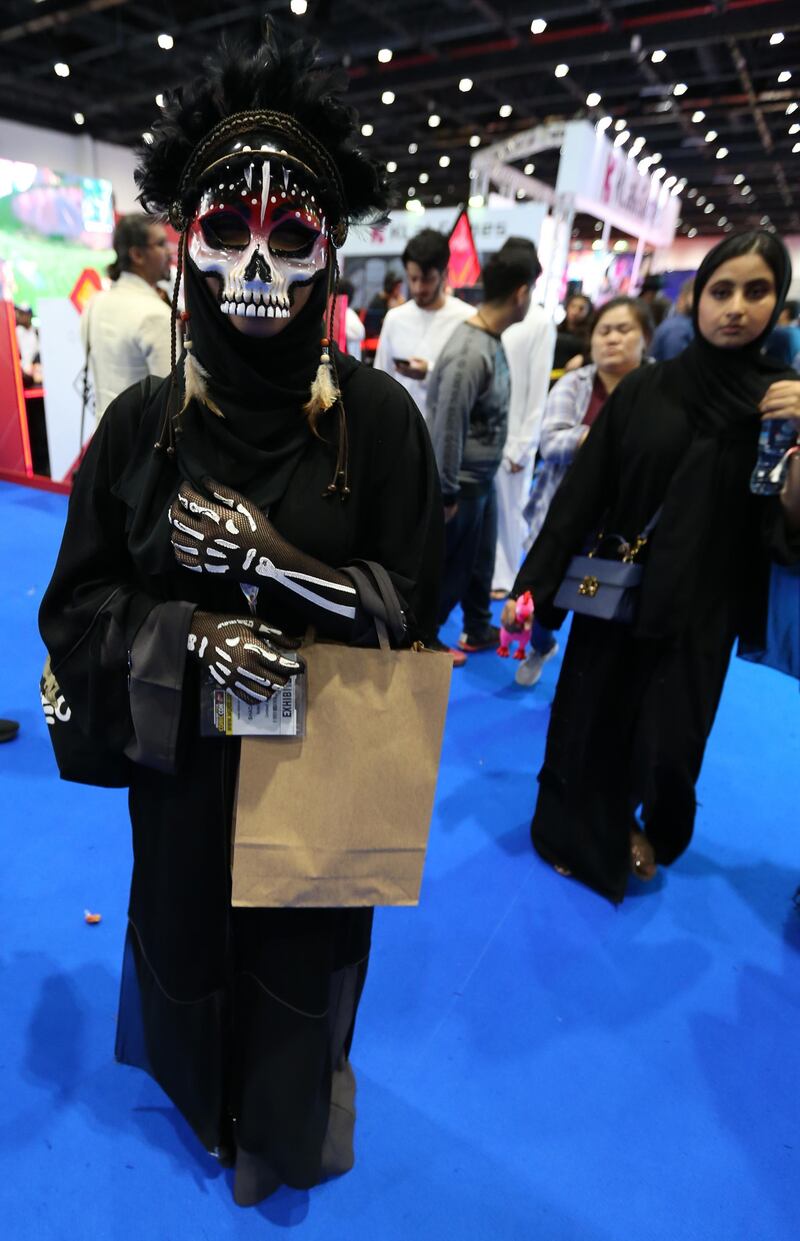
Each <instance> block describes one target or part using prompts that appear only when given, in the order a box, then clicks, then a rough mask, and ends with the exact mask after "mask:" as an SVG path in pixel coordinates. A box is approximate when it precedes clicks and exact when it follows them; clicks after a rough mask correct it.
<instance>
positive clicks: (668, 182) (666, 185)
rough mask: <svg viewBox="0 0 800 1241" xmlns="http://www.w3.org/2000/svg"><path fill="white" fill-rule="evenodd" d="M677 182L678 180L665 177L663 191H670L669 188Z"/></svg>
mask: <svg viewBox="0 0 800 1241" xmlns="http://www.w3.org/2000/svg"><path fill="white" fill-rule="evenodd" d="M677 180H678V178H677V177H667V179H666V181H665V182H664V189H665V190H668V189H670V188H671V186H673V185H675V183H676V181H677Z"/></svg>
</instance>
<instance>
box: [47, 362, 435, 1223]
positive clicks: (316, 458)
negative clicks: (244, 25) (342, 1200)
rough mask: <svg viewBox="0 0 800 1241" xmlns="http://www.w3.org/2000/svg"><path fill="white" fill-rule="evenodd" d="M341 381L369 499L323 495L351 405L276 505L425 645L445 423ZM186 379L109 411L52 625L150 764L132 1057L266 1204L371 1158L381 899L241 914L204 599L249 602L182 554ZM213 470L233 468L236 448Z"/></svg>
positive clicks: (293, 614)
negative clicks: (200, 674)
mask: <svg viewBox="0 0 800 1241" xmlns="http://www.w3.org/2000/svg"><path fill="white" fill-rule="evenodd" d="M340 374H341V380H342V388H343V394H344V402H345V406H346V409H347V423H348V431H349V467H350V486H351V489H352V494H351V495H350V497H349V499H348V500H347V502H346V503H342V502H341V500H340V499H339V498H338V496H337V497H334V498H323V493H324V492H325V490H326V487H327V485H328V483H329V481H330V478H331V472H332V465H333V462H334V461H335V450H336V443H335V418H333V417H331V418H328V419H323V421H322V423H321V426H320V429H321V432H322V434H323V435H324V436H328V435H332V437H333V441H334V442H333V443H330V442H328V441H327V440H319V439H317V438H314V437H313V436H311V435H308V436H307V437H306V439H305V448H304V450H303V452H302V454H301V455H300V457H299V460H298V462H297V464H296V467H295V468H294V470H293V471H292V472H291V474H290V476H289V477H288V479H287V480H286V484H285V487H284V490H283V492H282V494H281V495H280V496H279V497H278V498H273V503H272V504H271V506H270V518H271V520H272V522H273V523H274V525H275V526H276V528H277V529H278V531H279V532H280V533H281V534H282V535H283V536H284V538H286V539H287V540H288V541H289V542H290V543H292V544H293V545H295V546H296V547H298V548H300V549H302V550H303V551H304V552H306V553H308V554H310V555H311V556H314V557H316V558H318V559H319V560H321V561H323V562H325V563H327V564H329V565H332V566H346V565H347V564H348V563H349V562H351V561H355V560H359V561H364V560H366V561H375V562H377V563H379V564H381V565H383V566H384V568H385V569H386V570H387V571H388V572H389V574H390V577H391V579H392V581H393V583H394V586H395V588H396V590H397V592H398V595H399V597H400V601H401V603H402V606H403V608H404V610H405V612H406V614H407V616H408V618H409V633H408V640H409V641H413V640H414V639H415V638H416V637H417V636H418V635H419V634H421V633H425V632H430V631H431V626H432V625H433V624H434V621H435V609H436V602H437V594H438V577H439V571H440V562H441V551H442V516H441V511H442V510H441V500H440V496H439V490H438V481H437V475H436V469H435V464H434V461H433V456H432V453H431V449H430V444H429V440H428V435H427V430H426V428H425V426H424V423H423V422H422V419H421V417H420V415H419V414H418V412H417V410H416V408H415V406H414V405H413V402H412V401H410V399H409V398H408V397H407V396H406V394H405V393H404V392H403V390H402V388H400V387H399V386H398V385H397V384H395V383H394V382H393V381H392V380H391V379H389V378H388V377H386V376H384V375H382V374H380V373H379V372H375V371H372V370H369V369H367V368H365V367H361V366H360V365H357V364H355V363H352V362H349V361H348V360H347V359H340ZM166 391H167V384H166V383H164V384H162V385H161V386H160V387H159V386H157V385H156V384H155V383H153V381H148V382H146V383H145V384H144V385H140V386H138V387H136V388H132V389H130V390H129V391H128V392H126V393H125V394H123V395H122V396H121V397H120V398H118V400H117V401H116V402H115V403H114V404H113V405H112V406H111V407H110V409H109V410H108V411H107V413H106V415H105V416H104V418H103V421H102V422H101V424H100V427H99V430H98V432H97V434H96V436H95V438H94V440H93V442H92V444H91V446H90V449H89V451H88V453H87V456H86V459H85V461H84V464H83V466H82V468H81V470H80V473H79V475H78V478H77V480H76V485H75V489H74V491H73V494H72V497H71V501H70V507H69V517H68V521H67V528H66V531H65V534H64V540H63V544H62V547H61V551H60V554H59V558H58V563H57V565H56V569H55V573H54V575H53V579H52V581H51V584H50V586H49V588H48V590H47V593H46V595H45V599H44V602H43V605H42V610H41V615H40V624H41V630H42V634H43V637H44V639H45V642H46V644H47V647H48V650H49V651H50V654H51V658H52V665H53V669H54V672H55V675H56V677H57V679H58V681H59V683H60V684H61V687H62V689H63V691H64V693H65V695H66V697H67V700H68V702H69V703H70V705H71V707H72V710H73V715H74V719H75V720H76V721H80V722H81V723H82V726H83V728H84V731H85V732H86V733H87V735H88V737H89V738H90V739H95V740H97V741H100V740H102V742H103V744H104V745H106V746H110V747H111V748H112V749H114V750H116V751H117V752H121V751H122V750H123V749H124V752H125V753H126V754H127V756H128V758H129V759H130V760H131V761H130V764H129V773H130V798H129V804H130V813H131V822H132V827H133V846H134V869H133V878H132V885H131V898H130V909H129V919H130V921H129V931H128V937H127V943H126V949H125V962H124V968H123V981H122V994H121V1002H120V1015H119V1024H118V1036H117V1054H118V1057H119V1059H121V1060H123V1061H125V1062H126V1063H130V1064H135V1065H138V1066H140V1067H142V1068H145V1069H147V1070H148V1071H149V1072H150V1073H151V1074H152V1075H153V1076H154V1077H155V1078H156V1080H157V1081H158V1082H159V1083H160V1085H161V1086H162V1087H163V1088H164V1090H165V1091H166V1092H167V1093H168V1094H169V1095H170V1097H171V1098H172V1099H173V1101H174V1102H175V1103H176V1105H177V1106H178V1107H179V1108H180V1109H181V1111H182V1112H183V1114H184V1115H185V1116H186V1118H187V1120H188V1121H189V1123H190V1124H191V1126H192V1128H193V1129H194V1130H195V1132H196V1133H197V1135H198V1136H199V1138H200V1140H201V1141H202V1142H203V1144H204V1145H205V1146H206V1147H207V1148H208V1149H209V1150H212V1151H217V1152H218V1153H220V1154H226V1153H227V1154H231V1153H232V1152H233V1151H235V1153H236V1165H237V1174H236V1177H237V1179H236V1191H235V1192H236V1197H237V1201H239V1202H242V1203H248V1202H253V1201H257V1200H258V1199H260V1198H262V1197H264V1196H265V1195H266V1194H267V1193H269V1192H271V1191H272V1190H273V1189H274V1188H276V1187H277V1185H279V1184H281V1183H286V1184H289V1185H292V1186H297V1187H308V1186H311V1185H313V1184H314V1183H316V1182H317V1181H319V1180H320V1179H321V1178H323V1177H325V1176H329V1175H333V1174H335V1173H337V1172H343V1171H346V1170H347V1168H348V1167H349V1166H350V1165H351V1164H352V1159H353V1154H352V1130H353V1121H354V1111H353V1095H354V1079H353V1075H352V1069H351V1067H350V1063H349V1059H348V1053H349V1049H350V1042H351V1039H352V1035H353V1026H354V1021H355V1015H356V1009H357V1006H358V1001H359V997H360V994H361V989H362V986H363V983H364V978H365V974H366V968H367V959H368V955H369V946H370V932H371V924H372V911H371V910H369V909H352V910H346V909H341V910H337V909H320V910H292V909H286V910H266V909H262V910H239V909H236V910H234V909H232V908H231V905H230V831H231V810H232V803H233V793H234V782H235V777H236V770H237V763H238V745H237V743H236V742H235V741H234V740H232V739H231V740H224V739H219V740H218V739H201V738H200V736H199V724H198V714H199V712H198V702H197V691H198V681H197V674H196V672H195V670H194V668H193V667H192V668H186V667H185V663H184V661H185V650H186V636H187V632H188V627H189V623H190V620H191V615H192V611H193V608H194V607H195V606H196V605H197V606H201V607H203V608H205V609H208V610H213V611H216V612H230V613H235V614H242V613H244V614H246V612H247V608H246V604H245V599H244V596H243V595H242V593H241V591H240V589H239V587H238V586H237V585H236V584H235V583H225V582H220V581H219V580H218V579H217V580H209V579H207V578H206V577H205V576H204V575H194V574H192V573H188V572H186V571H185V570H182V569H181V568H180V567H179V566H177V565H176V564H175V563H174V561H173V558H172V555H171V549H170V542H169V533H170V530H169V526H168V523H167V516H166V514H167V509H168V506H169V503H170V502H171V499H172V498H173V497H174V495H175V493H176V491H177V487H178V484H179V481H180V478H181V476H182V475H185V473H186V472H187V471H186V467H185V466H184V467H183V468H182V467H181V440H180V438H179V440H178V457H177V460H176V462H175V463H172V462H170V461H169V460H168V458H167V457H166V456H165V455H164V454H163V453H159V454H154V453H153V444H154V442H155V441H156V439H157V438H158V434H159V428H160V426H161V422H162V419H163V412H164V402H165V400H166ZM188 416H191V417H196V418H212V417H213V415H211V414H210V413H208V411H205V410H203V411H200V412H198V411H196V410H190V411H189V414H187V415H186V417H188ZM253 417H254V418H258V417H268V414H259V413H257V412H254V414H253ZM298 417H302V415H300V414H299V413H298ZM197 443H198V440H197V437H193V439H192V451H193V453H195V454H196V451H197ZM234 464H235V463H234ZM207 467H208V471H209V473H211V472H215V473H216V477H217V478H219V480H220V481H221V482H223V483H225V482H230V480H229V479H227V478H226V477H225V470H224V461H222V463H221V461H220V459H217V460H209V461H208V462H207ZM237 482H240V478H237ZM254 486H256V487H257V479H256V480H255V482H254ZM240 490H242V491H244V493H245V494H248V487H247V486H240ZM259 612H260V613H262V614H264V615H265V616H268V618H269V619H270V620H271V621H272V622H273V623H275V624H277V625H279V626H281V627H283V628H284V629H286V630H287V631H288V632H303V631H304V628H305V624H304V618H303V616H302V615H301V614H300V613H298V612H297V611H296V610H294V609H291V608H289V607H287V606H284V605H283V603H282V601H281V600H280V597H279V596H278V595H274V596H272V597H269V596H267V595H266V593H265V592H264V591H262V592H261V594H260V596H259ZM337 774H338V775H339V777H340V778H341V776H342V775H346V774H347V773H337ZM354 778H355V777H354ZM302 812H303V810H302V806H298V807H297V813H298V815H302Z"/></svg>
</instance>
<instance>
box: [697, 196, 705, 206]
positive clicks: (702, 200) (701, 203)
mask: <svg viewBox="0 0 800 1241" xmlns="http://www.w3.org/2000/svg"><path fill="white" fill-rule="evenodd" d="M705 201H706V200H705V195H704V194H701V195H700V197H699V198H698V200H697V205H698V207H702V206H703V204H704V202H705Z"/></svg>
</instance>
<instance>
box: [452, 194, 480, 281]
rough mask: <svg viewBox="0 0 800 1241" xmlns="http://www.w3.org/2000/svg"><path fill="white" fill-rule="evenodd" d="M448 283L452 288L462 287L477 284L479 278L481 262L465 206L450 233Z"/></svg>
mask: <svg viewBox="0 0 800 1241" xmlns="http://www.w3.org/2000/svg"><path fill="white" fill-rule="evenodd" d="M449 241H450V269H449V273H450V274H449V280H450V285H451V287H452V288H454V289H463V288H465V287H467V286H470V285H474V284H478V283H479V282H480V278H481V264H480V259H479V258H478V251H477V249H476V248H475V238H474V237H473V236H472V225H471V224H470V222H469V215H468V214H467V211H466V208H465V209H464V210H463V211H462V212H461V214H460V215H459V217H458V219H457V220H456V222H455V224H454V225H453V229H452V232H451V233H450V238H449Z"/></svg>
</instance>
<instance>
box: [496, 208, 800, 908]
mask: <svg viewBox="0 0 800 1241" xmlns="http://www.w3.org/2000/svg"><path fill="white" fill-rule="evenodd" d="M790 280H791V266H790V262H789V256H788V254H787V252H786V249H785V247H784V246H783V245H782V243H781V242H780V241H779V240H778V239H777V238H775V237H774V236H772V235H771V234H769V233H766V232H755V233H747V234H744V235H740V236H732V237H730V238H727V239H726V240H725V241H723V242H722V243H721V244H720V245H718V246H716V247H715V248H714V249H713V250H712V251H711V253H710V254H708V255H707V256H706V258H705V260H704V261H703V264H702V266H701V268H700V270H699V272H698V274H697V280H696V284H695V290H696V294H695V303H694V305H695V309H694V319H695V329H696V340H695V341H694V342H693V343H692V344H691V345H690V346H689V347H688V348H687V349H686V350H685V351H684V352H683V353H682V354H681V355H680V356H679V357H677V358H675V359H673V360H672V361H669V362H664V363H660V364H657V365H655V366H650V367H643V368H641V370H639V371H637V372H635V373H634V374H632V375H631V376H629V377H628V378H627V379H625V380H623V382H622V383H621V384H620V385H619V387H618V388H617V390H616V391H615V392H614V394H613V396H612V397H611V398H610V399H609V401H608V402H607V404H606V406H605V408H604V409H603V411H602V413H601V414H600V417H599V418H598V419H597V421H596V423H595V424H594V426H593V428H592V430H591V433H590V434H589V436H588V437H587V440H586V443H585V444H584V447H583V448H582V449H581V452H580V454H579V456H578V458H577V460H576V462H575V464H574V466H573V467H572V469H571V471H570V473H569V474H568V476H567V478H566V479H565V481H564V483H563V485H562V487H561V489H560V490H559V492H558V493H557V495H556V497H555V500H554V502H553V504H552V506H551V508H550V511H549V514H548V518H547V521H546V522H545V525H544V527H543V529H542V531H541V534H540V535H539V537H538V539H537V541H536V543H535V544H534V546H533V547H532V549H531V551H530V553H529V555H528V557H527V559H526V560H525V562H524V564H523V565H522V568H521V569H520V572H519V575H518V577H517V580H516V582H515V585H514V592H513V593H514V595H515V596H516V595H518V594H520V593H522V591H524V590H530V591H532V593H533V596H534V599H535V602H536V609H537V617H538V618H539V620H540V621H541V622H542V623H543V624H545V625H547V626H548V627H550V626H551V625H552V626H554V627H555V626H557V625H559V624H561V623H562V622H563V620H564V613H563V612H562V611H561V610H559V609H557V608H555V606H554V598H555V595H556V593H557V591H558V588H559V585H560V583H561V581H562V579H563V577H564V574H565V571H566V569H567V566H568V564H569V561H570V559H571V557H572V556H573V555H575V554H577V553H579V552H580V551H581V549H582V547H583V546H585V545H586V544H587V542H588V541H590V540H592V536H596V535H597V533H598V531H599V530H600V529H601V528H602V529H603V530H604V531H606V532H608V533H611V532H613V533H614V534H618V535H621V536H622V538H623V539H625V540H626V541H627V542H628V543H629V544H632V543H633V542H634V540H635V539H636V537H637V535H639V534H640V533H642V532H643V531H644V530H645V529H646V527H647V526H648V524H649V523H650V522H651V521H652V519H653V518H654V516H655V515H656V513H657V512H658V511H659V510H660V516H659V518H658V522H657V525H656V528H655V532H654V533H653V534H652V536H651V539H650V542H649V546H648V547H647V548H646V549H645V560H644V563H645V569H644V578H643V583H642V587H641V592H640V599H639V604H638V611H637V615H636V620H635V622H634V623H633V625H632V626H628V625H622V624H618V623H614V622H610V621H601V620H596V619H594V618H590V617H587V616H581V615H576V616H575V618H574V621H573V625H572V630H571V633H570V638H569V643H568V646H567V651H566V654H565V658H564V664H563V667H562V669H561V675H560V677H559V682H558V688H557V691H556V697H555V701H554V703H553V709H552V716H551V721H550V728H549V732H548V738H547V750H546V754H545V760H544V765H543V767H542V770H541V772H540V774H539V796H538V800H537V805H536V811H535V813H534V817H533V822H532V824H531V834H532V839H533V843H534V847H535V848H536V849H537V850H538V851H539V853H540V854H541V855H542V856H543V857H544V858H545V859H546V860H547V861H549V862H551V863H552V864H553V865H554V866H556V868H557V869H558V870H559V871H560V872H562V873H566V874H571V875H574V876H575V878H577V879H580V880H581V881H582V882H584V883H586V884H588V885H589V886H590V887H592V888H594V889H595V890H596V891H598V892H600V893H602V894H603V895H604V896H607V897H608V898H609V899H610V900H612V901H615V902H618V901H621V900H622V898H623V896H624V894H625V889H626V885H627V879H628V875H629V873H630V872H631V871H632V872H633V874H635V875H637V876H638V877H639V878H640V879H650V878H652V877H653V875H654V874H655V872H656V868H657V865H659V864H664V865H668V864H669V863H671V862H673V861H675V859H676V858H677V857H679V856H680V854H681V853H682V852H683V851H684V850H685V849H686V847H687V846H688V844H689V841H690V839H691V836H692V830H693V825H694V818H695V810H696V799H695V783H696V780H697V778H698V775H699V773H700V767H701V764H702V760H703V753H704V750H705V745H706V741H707V739H708V735H709V732H710V730H711V726H712V724H713V721H714V716H715V713H716V709H717V705H718V703H719V698H720V694H721V692H722V687H723V683H724V680H725V675H726V672H727V668H728V662H729V659H730V655H731V651H732V648H733V643H734V641H735V640H736V639H737V638H738V640H739V645H740V650H750V651H753V650H757V649H759V647H761V646H763V643H764V632H765V620H766V601H767V586H768V577H769V566H770V559H771V558H772V559H775V560H777V561H779V562H782V563H793V562H794V561H796V560H798V559H800V471H798V468H797V465H798V458H797V456H796V455H795V457H793V459H792V463H791V469H790V472H789V476H788V479H787V483H786V486H785V488H784V492H783V494H782V495H781V496H780V497H777V496H774V497H768V498H764V497H757V496H754V495H752V494H751V493H750V490H749V486H748V483H749V479H750V475H751V473H752V470H753V467H754V464H755V461H756V455H757V444H758V437H759V430H760V419H761V418H762V417H764V416H766V417H777V416H781V417H792V416H793V417H794V418H795V420H796V421H797V426H798V430H800V383H790V382H787V381H788V380H789V378H790V374H789V373H785V372H781V370H780V368H779V367H776V366H775V365H774V364H773V363H771V362H770V361H769V360H768V359H766V358H764V356H763V355H762V352H761V349H762V345H763V342H764V339H765V337H766V336H767V334H768V333H769V331H770V330H771V327H772V325H773V324H774V322H775V319H776V317H777V314H778V312H779V310H780V306H781V303H782V302H783V299H784V297H785V296H786V291H787V289H788V287H789V282H790ZM795 378H796V377H795ZM639 810H640V811H641V824H640V822H639V820H638V819H637V817H636V816H637V811H639Z"/></svg>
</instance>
